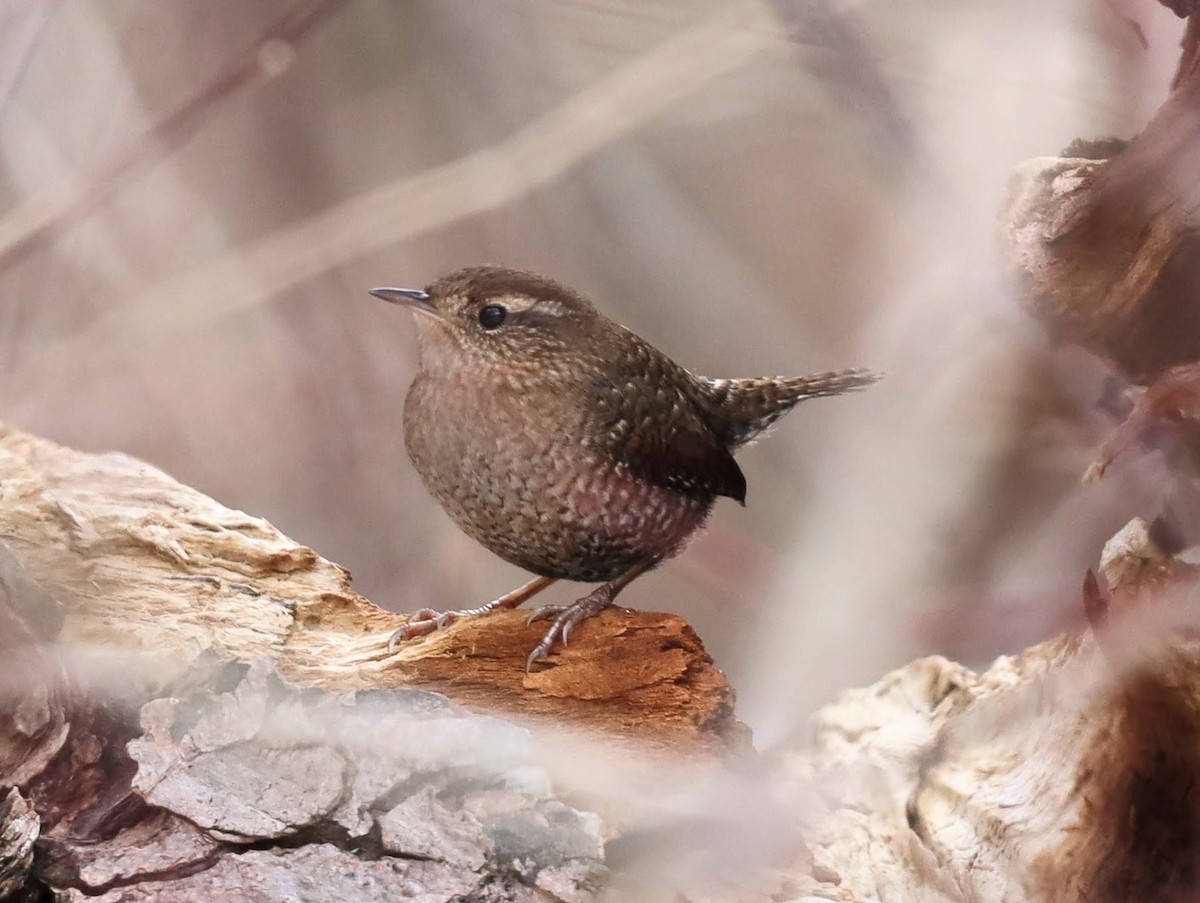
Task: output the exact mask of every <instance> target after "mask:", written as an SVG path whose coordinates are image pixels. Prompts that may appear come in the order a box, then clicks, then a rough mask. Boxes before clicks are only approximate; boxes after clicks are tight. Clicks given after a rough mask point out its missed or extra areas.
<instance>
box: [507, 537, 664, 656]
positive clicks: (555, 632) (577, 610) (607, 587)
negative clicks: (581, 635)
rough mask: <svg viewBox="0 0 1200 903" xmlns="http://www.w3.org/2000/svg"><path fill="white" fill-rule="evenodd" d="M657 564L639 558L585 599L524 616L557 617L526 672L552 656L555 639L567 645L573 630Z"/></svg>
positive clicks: (538, 617) (548, 607) (539, 609)
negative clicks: (536, 663)
mask: <svg viewBox="0 0 1200 903" xmlns="http://www.w3.org/2000/svg"><path fill="white" fill-rule="evenodd" d="M656 564H658V559H657V558H651V559H648V560H646V561H642V562H639V563H637V564H635V565H634V566H633V567H631V568H630V569H629V570H627V571H626V572H625V573H624V574H622V575H621V576H620V577H618V578H616V579H615V580H610V581H609V582H608V583H605V584H603V585H602V586H598V587H596V588H595V589H594V590H592V591H591V592H590V593H588V594H587V595H586V596H584V597H583V598H582V599H579V600H577V601H576V602H573V603H572V604H570V605H543V606H542V607H541V608H538V609H535V610H534V611H533V612H531V613H530V615H529V617H528V618H526V620H525V623H527V624H532V623H533V622H534V621H541V620H545V619H548V618H554V623H552V624H551V625H550V629H549V630H547V631H546V635H545V636H544V637H542V641H541V642H540V643H538V644H537V645H536V646H534V647H533V651H532V652H531V653H529V658H527V659H526V660H525V670H526V672H528V671H529V669H530V668H532V667H533V663H534V662H537V661H541V660H542V659H544V658H547V657H549V655H550V650H551V648H552V647H553V646H554V644H555V643H556V642H559V641H561V642H562V644H563V645H564V646H565V645H567V640H568V638H570V636H571V631H572V630H574V629H575V628H576V627H578V626H579V625H580V624H582V623H583V622H584V621H586V620H587V619H588V618H591V617H594V616H595V615H598V614H600V612H602V611H604V609H606V608H608V607H609V606H610V605H612V604H613V600H614V599H616V598H617V593H619V592H620V591H621V590H623V589H624V588H625V587H627V586H628V585H629V584H630V583H632V582H633V581H634V580H635V579H636V578H637V577H639V576H641V575H642V574H644V573H646V571H648V570H650V568H652V567H654V565H656Z"/></svg>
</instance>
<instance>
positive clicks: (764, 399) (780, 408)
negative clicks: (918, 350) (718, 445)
mask: <svg viewBox="0 0 1200 903" xmlns="http://www.w3.org/2000/svg"><path fill="white" fill-rule="evenodd" d="M878 381H879V374H877V373H872V372H871V371H870V370H861V369H855V370H832V371H830V372H828V373H814V374H812V375H811V376H795V377H783V376H780V377H771V376H766V377H759V378H754V379H705V380H703V382H704V383H705V385H706V389H707V391H706V393H705V394H706V395H707V401H708V403H709V412H710V414H711V416H712V420H713V426H714V427H716V428H717V429H718V431H720V432H721V433H722V434H723V435H722V437H721V438H722V439H724V440H725V443H726V445H727V446H728V447H730V448H737V447H738V446H740V445H745V444H746V443H747V442H749V441H750V440H751V439H753V438H754V437H755V436H757V435H758V434H759V433H761V432H762V431H763V430H765V429H766V428H767V427H769V426H770V425H771V424H772V423H774V422H775V421H776V420H778V419H779V418H780V417H782V416H783V415H784V414H786V413H787V412H788V411H790V410H791V409H792V408H793V407H795V406H796V405H797V404H799V403H800V402H801V401H804V400H805V399H807V398H822V397H824V396H827V395H842V394H844V393H846V392H857V391H860V390H862V389H865V388H867V387H868V386H871V385H873V384H874V383H876V382H878Z"/></svg>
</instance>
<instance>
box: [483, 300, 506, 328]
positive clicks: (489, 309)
mask: <svg viewBox="0 0 1200 903" xmlns="http://www.w3.org/2000/svg"><path fill="white" fill-rule="evenodd" d="M507 316H508V310H507V308H505V307H503V306H502V305H500V304H485V305H484V306H483V307H482V308H481V309H480V311H479V325H480V326H482V327H483V328H484V329H499V328H500V327H501V326H502V325H503V324H504V318H505V317H507Z"/></svg>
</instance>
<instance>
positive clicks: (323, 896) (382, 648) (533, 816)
mask: <svg viewBox="0 0 1200 903" xmlns="http://www.w3.org/2000/svg"><path fill="white" fill-rule="evenodd" d="M401 620H402V618H401V617H400V616H397V615H394V614H390V613H388V612H385V611H382V610H380V609H378V608H377V607H375V606H374V605H372V604H371V603H370V602H368V601H367V600H365V599H363V598H362V597H360V596H358V595H357V594H355V593H354V592H353V591H352V590H351V589H350V586H349V576H348V575H347V573H346V572H345V571H344V570H343V569H341V568H340V567H338V566H337V565H334V564H332V563H330V562H328V561H326V560H324V559H323V558H321V557H320V556H318V555H317V554H316V553H315V552H313V551H312V550H311V549H307V548H305V547H303V546H300V545H297V544H296V543H294V542H292V541H291V540H289V539H288V538H287V537H285V536H283V535H282V534H280V533H279V532H278V531H277V530H275V529H274V528H273V527H272V526H271V525H270V524H268V523H266V522H265V521H262V520H260V519H258V518H254V517H250V516H248V515H245V514H242V513H240V512H237V511H232V510H230V509H227V508H224V507H222V506H221V505H219V504H217V503H216V502H214V501H212V500H211V499H209V498H207V497H205V496H203V495H201V494H200V493H198V492H196V491H194V490H192V489H189V488H188V487H186V486H183V485H181V484H179V483H177V482H175V481H174V480H171V479H170V478H169V477H167V476H166V475H164V474H162V473H161V472H159V471H157V470H155V469H154V468H152V467H150V466H148V465H146V464H144V463H142V462H139V461H136V460H133V459H131V458H128V457H125V456H123V455H117V454H112V455H89V454H82V453H78V452H75V451H72V450H69V449H65V448H62V447H59V446H56V445H54V444H53V443H49V442H45V441H43V440H39V439H36V438H34V437H32V436H29V435H26V434H23V433H20V432H17V431H15V430H5V429H0V656H2V657H3V658H2V664H3V669H2V677H3V680H2V682H0V689H2V690H3V693H2V694H0V788H5V789H6V788H7V787H9V786H15V787H17V788H19V790H20V791H21V793H20V795H16V794H10V795H9V796H8V797H7V798H6V799H5V801H4V802H3V804H2V805H0V816H3V817H2V818H0V881H3V882H5V883H6V885H12V886H16V885H18V884H20V883H21V882H23V881H25V879H26V874H27V873H28V871H29V869H30V856H29V854H30V849H31V844H32V843H33V842H34V839H35V838H36V842H37V845H38V848H39V850H40V855H39V857H38V865H37V868H36V869H35V878H36V881H35V883H34V884H33V885H31V888H32V889H31V890H30V891H29V892H30V893H31V894H32V893H34V892H35V890H36V888H38V887H49V888H54V889H58V890H66V891H69V892H70V893H71V895H72V897H73V898H74V897H78V898H79V899H83V898H84V897H87V898H89V899H100V900H135V899H170V900H212V899H230V898H231V897H229V896H228V893H229V892H230V889H231V888H234V887H243V888H246V887H250V888H255V889H256V891H255V892H256V893H258V894H259V896H258V897H257V898H258V899H263V900H284V899H290V898H292V896H294V895H295V893H298V891H297V890H296V889H297V888H308V890H306V891H305V893H304V895H303V896H304V898H305V899H307V900H313V901H321V900H330V901H334V900H345V899H350V898H353V899H357V900H371V899H380V900H383V899H395V898H396V897H397V895H402V896H403V895H407V896H408V897H411V898H413V899H418V900H428V901H434V900H451V899H461V898H470V897H472V895H474V896H476V897H478V898H479V899H490V898H492V897H494V898H495V899H504V900H520V901H525V900H528V901H552V900H562V901H568V903H570V901H586V900H590V899H592V898H593V896H594V892H595V890H596V889H597V888H598V887H599V886H600V885H601V884H602V882H603V877H604V875H605V867H604V865H603V855H602V845H603V835H602V824H601V822H600V820H599V819H598V818H597V816H595V815H591V814H589V813H588V812H586V811H582V810H580V809H577V808H576V807H574V806H572V805H568V804H567V803H564V802H562V801H560V800H558V799H556V798H555V796H554V794H553V788H552V786H551V784H550V781H549V778H548V776H547V773H546V772H545V770H544V768H543V767H542V765H541V763H540V761H539V756H538V749H537V746H536V744H535V742H534V740H533V735H531V734H530V733H529V732H528V730H527V729H526V728H525V727H517V726H515V725H514V724H511V723H508V722H506V721H504V720H500V719H497V718H495V717H490V716H489V715H488V713H510V714H511V715H512V716H514V717H519V718H520V719H521V721H522V723H523V724H527V725H528V724H532V725H534V726H535V727H536V725H537V724H538V723H546V724H553V725H556V726H561V725H564V724H566V725H572V726H573V727H574V728H576V729H577V730H579V731H581V732H584V733H588V734H593V735H596V734H599V735H603V736H605V737H607V738H608V741H607V742H609V743H616V744H618V745H627V746H629V747H631V748H632V747H633V746H637V747H638V748H641V749H652V750H658V751H659V754H664V753H665V751H667V750H670V751H671V753H672V754H673V755H675V756H678V757H681V758H683V759H689V758H690V759H692V760H702V761H716V760H719V759H721V758H725V757H728V756H731V755H733V754H735V753H738V752H741V751H745V750H746V749H748V740H749V733H748V731H747V730H746V729H745V727H744V726H742V725H741V724H739V723H738V722H737V721H736V720H735V718H734V717H733V693H732V691H731V689H730V688H729V686H728V684H727V683H726V681H725V679H724V676H723V675H722V674H721V673H720V672H719V671H717V670H716V669H715V668H714V667H713V665H712V662H711V660H710V659H709V658H708V656H707V655H706V654H705V653H704V650H703V647H702V646H701V645H700V642H699V640H698V639H697V638H696V636H695V634H694V633H693V632H692V631H691V629H690V628H688V627H687V625H686V624H685V623H684V622H683V621H682V620H681V619H679V618H677V617H674V616H670V615H662V614H653V613H637V612H626V611H613V612H611V613H609V614H607V615H606V616H605V617H602V618H599V619H596V620H595V621H594V622H592V623H589V624H587V625H585V626H584V627H583V628H582V629H581V630H580V631H578V633H577V634H576V636H574V637H572V644H571V647H570V648H569V649H567V650H565V651H564V652H563V653H562V654H560V655H557V656H556V657H555V659H554V661H553V663H552V664H550V665H549V666H546V667H544V668H541V669H539V670H536V671H535V672H534V673H532V674H526V672H525V670H524V661H525V656H526V655H527V653H528V650H529V649H530V648H531V647H532V645H533V644H534V643H536V642H537V639H538V637H539V635H540V631H542V630H544V627H543V626H537V625H535V626H526V625H525V623H524V615H523V614H522V613H520V612H509V613H502V614H499V615H494V616H490V617H488V618H486V619H483V620H481V621H479V622H471V621H464V622H461V623H459V624H456V625H453V626H452V627H450V628H448V629H446V630H445V631H443V632H441V633H439V634H437V635H434V636H430V637H426V638H422V639H419V640H415V641H411V642H408V643H405V644H403V645H402V646H401V647H400V648H399V649H398V651H397V652H396V653H395V654H394V655H389V654H388V653H387V649H386V641H387V637H388V635H389V633H390V631H391V630H392V629H394V627H395V626H396V625H397V624H398V623H400V622H401ZM47 640H56V641H57V642H54V643H48V642H47ZM433 690H437V691H440V692H432V691H433ZM443 693H444V694H445V695H443ZM458 703H462V704H463V705H462V706H460V705H459V704H458ZM26 800H28V803H27V802H26ZM35 811H36V813H37V817H33V813H34V812H35ZM242 898H243V899H252V898H253V897H242ZM31 899H32V897H31Z"/></svg>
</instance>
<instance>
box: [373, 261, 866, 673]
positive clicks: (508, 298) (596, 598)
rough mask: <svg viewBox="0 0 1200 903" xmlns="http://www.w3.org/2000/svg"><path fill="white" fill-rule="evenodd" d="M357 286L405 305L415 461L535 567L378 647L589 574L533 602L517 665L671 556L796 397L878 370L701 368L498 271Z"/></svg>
mask: <svg viewBox="0 0 1200 903" xmlns="http://www.w3.org/2000/svg"><path fill="white" fill-rule="evenodd" d="M373 294H375V295H377V296H378V297H381V298H383V299H385V300H388V301H393V302H398V303H404V304H407V305H409V306H411V307H412V308H413V309H414V310H415V311H416V312H417V313H418V316H417V318H416V319H417V325H418V338H419V345H420V354H421V365H420V369H419V371H418V373H417V377H416V379H415V380H414V381H413V385H412V388H411V389H410V390H409V393H408V398H407V399H406V401H405V405H404V431H405V443H406V446H407V448H408V453H409V456H410V457H411V458H412V461H413V464H414V465H415V466H416V469H417V472H418V473H419V474H420V475H421V478H422V479H423V480H424V482H425V485H426V486H427V487H428V488H429V490H430V492H432V493H433V496H434V497H435V498H436V499H437V500H438V502H439V503H440V504H441V505H442V507H443V508H445V510H446V512H447V513H448V514H449V515H450V516H451V517H452V518H453V519H454V521H455V523H457V524H458V525H459V527H461V528H462V529H463V530H464V531H465V532H466V533H467V534H468V535H470V536H471V537H473V538H475V539H477V540H478V541H479V542H480V543H482V544H483V545H484V546H486V547H487V548H489V549H490V550H491V551H493V552H495V553H496V554H497V555H499V556H500V557H501V558H504V559H505V560H506V561H510V562H512V563H513V564H516V565H519V566H520V567H522V568H525V569H526V570H528V571H531V572H533V573H534V574H537V575H539V579H538V580H534V581H533V582H531V583H529V584H527V585H526V586H525V587H522V588H521V589H519V590H516V591H514V592H513V593H509V594H508V595H507V596H503V597H501V598H500V599H497V600H495V601H494V602H492V603H489V604H488V605H485V606H483V607H482V608H480V609H472V610H469V611H465V612H463V611H460V612H446V613H444V614H438V613H436V612H431V611H425V612H421V613H420V615H419V617H418V619H417V620H416V621H413V622H410V623H409V624H408V625H406V626H405V627H403V628H401V629H400V630H399V631H397V632H396V634H395V635H393V637H392V641H391V642H392V643H395V642H396V641H398V640H400V639H405V638H408V637H412V636H419V635H421V634H423V633H428V632H430V631H431V630H433V629H436V628H437V627H439V626H442V625H444V624H446V623H448V622H449V621H452V620H454V619H456V618H457V617H461V616H463V615H464V614H473V613H479V612H483V611H490V610H493V609H495V608H499V607H511V606H515V605H519V604H520V603H521V602H523V601H525V600H526V599H528V598H529V597H531V596H532V595H533V594H534V593H536V592H539V591H540V590H541V589H544V588H545V587H546V586H548V585H549V584H550V583H551V582H553V581H554V580H557V579H567V580H580V581H584V582H604V585H603V586H601V587H599V588H598V589H597V590H595V591H593V592H592V593H591V594H589V595H588V596H585V597H584V598H583V599H581V600H579V601H578V602H576V603H575V604H574V605H571V606H567V607H565V608H564V607H561V606H547V607H546V608H543V609H539V610H538V611H536V612H535V613H534V614H533V616H532V617H533V618H538V617H547V616H555V620H554V624H553V625H552V626H551V628H550V630H549V631H548V632H547V634H546V637H545V639H544V640H543V641H542V642H541V643H540V644H539V645H538V646H537V648H536V649H534V651H533V653H532V654H531V655H530V659H529V661H530V663H532V662H534V661H537V660H538V659H540V658H544V657H545V656H546V655H547V654H548V653H549V651H550V648H551V647H552V646H553V644H554V642H556V641H557V640H560V639H561V640H562V641H563V642H565V641H566V639H567V635H568V634H569V633H570V631H571V629H572V628H573V627H574V626H575V625H577V624H578V623H579V622H580V621H582V620H584V619H585V618H587V617H589V616H591V615H592V614H595V613H596V612H598V611H600V610H602V609H603V608H605V607H607V606H608V605H611V604H612V600H613V598H614V597H615V596H616V594H617V593H618V592H619V591H620V590H621V588H623V587H624V586H625V585H626V584H628V583H629V582H630V581H631V580H632V579H634V577H636V576H637V575H639V574H641V573H643V572H644V571H646V570H648V569H650V568H652V567H654V566H655V565H656V564H658V563H659V562H661V561H663V560H664V559H666V558H669V557H671V556H672V555H674V554H676V553H677V552H678V551H679V550H680V549H681V548H682V547H683V545H684V544H685V543H686V541H687V539H688V537H689V536H691V535H692V534H693V533H694V532H695V531H696V530H697V529H698V528H699V527H700V526H701V525H702V524H703V523H704V520H705V518H706V517H707V516H708V512H709V510H710V509H711V508H712V505H713V503H714V502H715V501H716V499H717V498H718V497H720V496H728V497H729V498H733V499H736V500H737V501H738V502H743V503H744V501H745V497H746V480H745V477H744V476H743V475H742V471H741V469H740V468H739V467H738V465H737V462H736V461H735V460H734V458H733V450H734V449H736V448H738V447H740V446H742V445H744V444H746V443H747V442H749V441H750V440H751V439H753V438H754V437H755V436H756V435H758V434H759V433H760V432H761V431H762V430H764V429H766V427H768V426H769V425H770V424H771V423H773V422H774V421H775V420H776V419H778V418H779V417H781V416H782V415H783V414H785V413H786V412H787V411H788V410H790V409H791V408H792V407H793V406H794V405H795V404H796V403H797V402H799V401H802V400H803V399H805V398H813V397H816V396H821V395H837V394H840V393H842V392H848V391H852V390H854V389H861V388H864V387H866V386H868V385H870V384H871V383H873V382H875V380H876V378H877V377H876V376H875V375H874V374H871V373H869V372H867V371H865V370H844V371H839V372H836V373H823V374H819V375H816V376H808V377H799V378H794V379H785V378H763V379H707V378H705V377H702V376H697V375H695V374H693V373H690V372H688V371H687V370H685V369H684V368H683V367H680V366H679V365H678V364H676V363H675V362H674V361H672V360H671V359H670V358H669V357H667V356H666V355H665V354H663V353H662V352H661V351H659V350H658V349H656V348H654V347H653V346H652V345H650V344H649V343H647V342H646V341H645V340H643V339H642V338H640V337H639V336H637V335H635V334H634V333H632V332H630V331H629V330H628V329H626V328H625V327H623V326H621V325H620V324H618V323H615V322H613V321H612V320H610V319H608V318H607V317H605V316H604V315H603V314H601V313H600V312H599V311H597V310H596V309H595V308H594V307H593V306H592V305H591V304H590V303H589V302H588V301H587V300H586V299H585V298H583V297H582V296H581V295H579V294H578V293H577V292H575V291H573V290H571V289H570V288H567V287H566V286H563V285H560V284H559V283H557V282H554V281H553V280H551V279H547V278H546V277H544V276H539V275H536V274H534V273H526V272H521V271H518V270H510V269H503V268H500V267H473V268H470V269H466V270H460V271H459V272H456V273H453V274H451V275H449V276H446V277H444V278H442V279H440V280H438V281H437V282H435V283H433V284H432V285H430V286H429V287H428V288H427V289H426V290H424V291H417V290H412V289H376V290H375V291H374V292H373Z"/></svg>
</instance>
